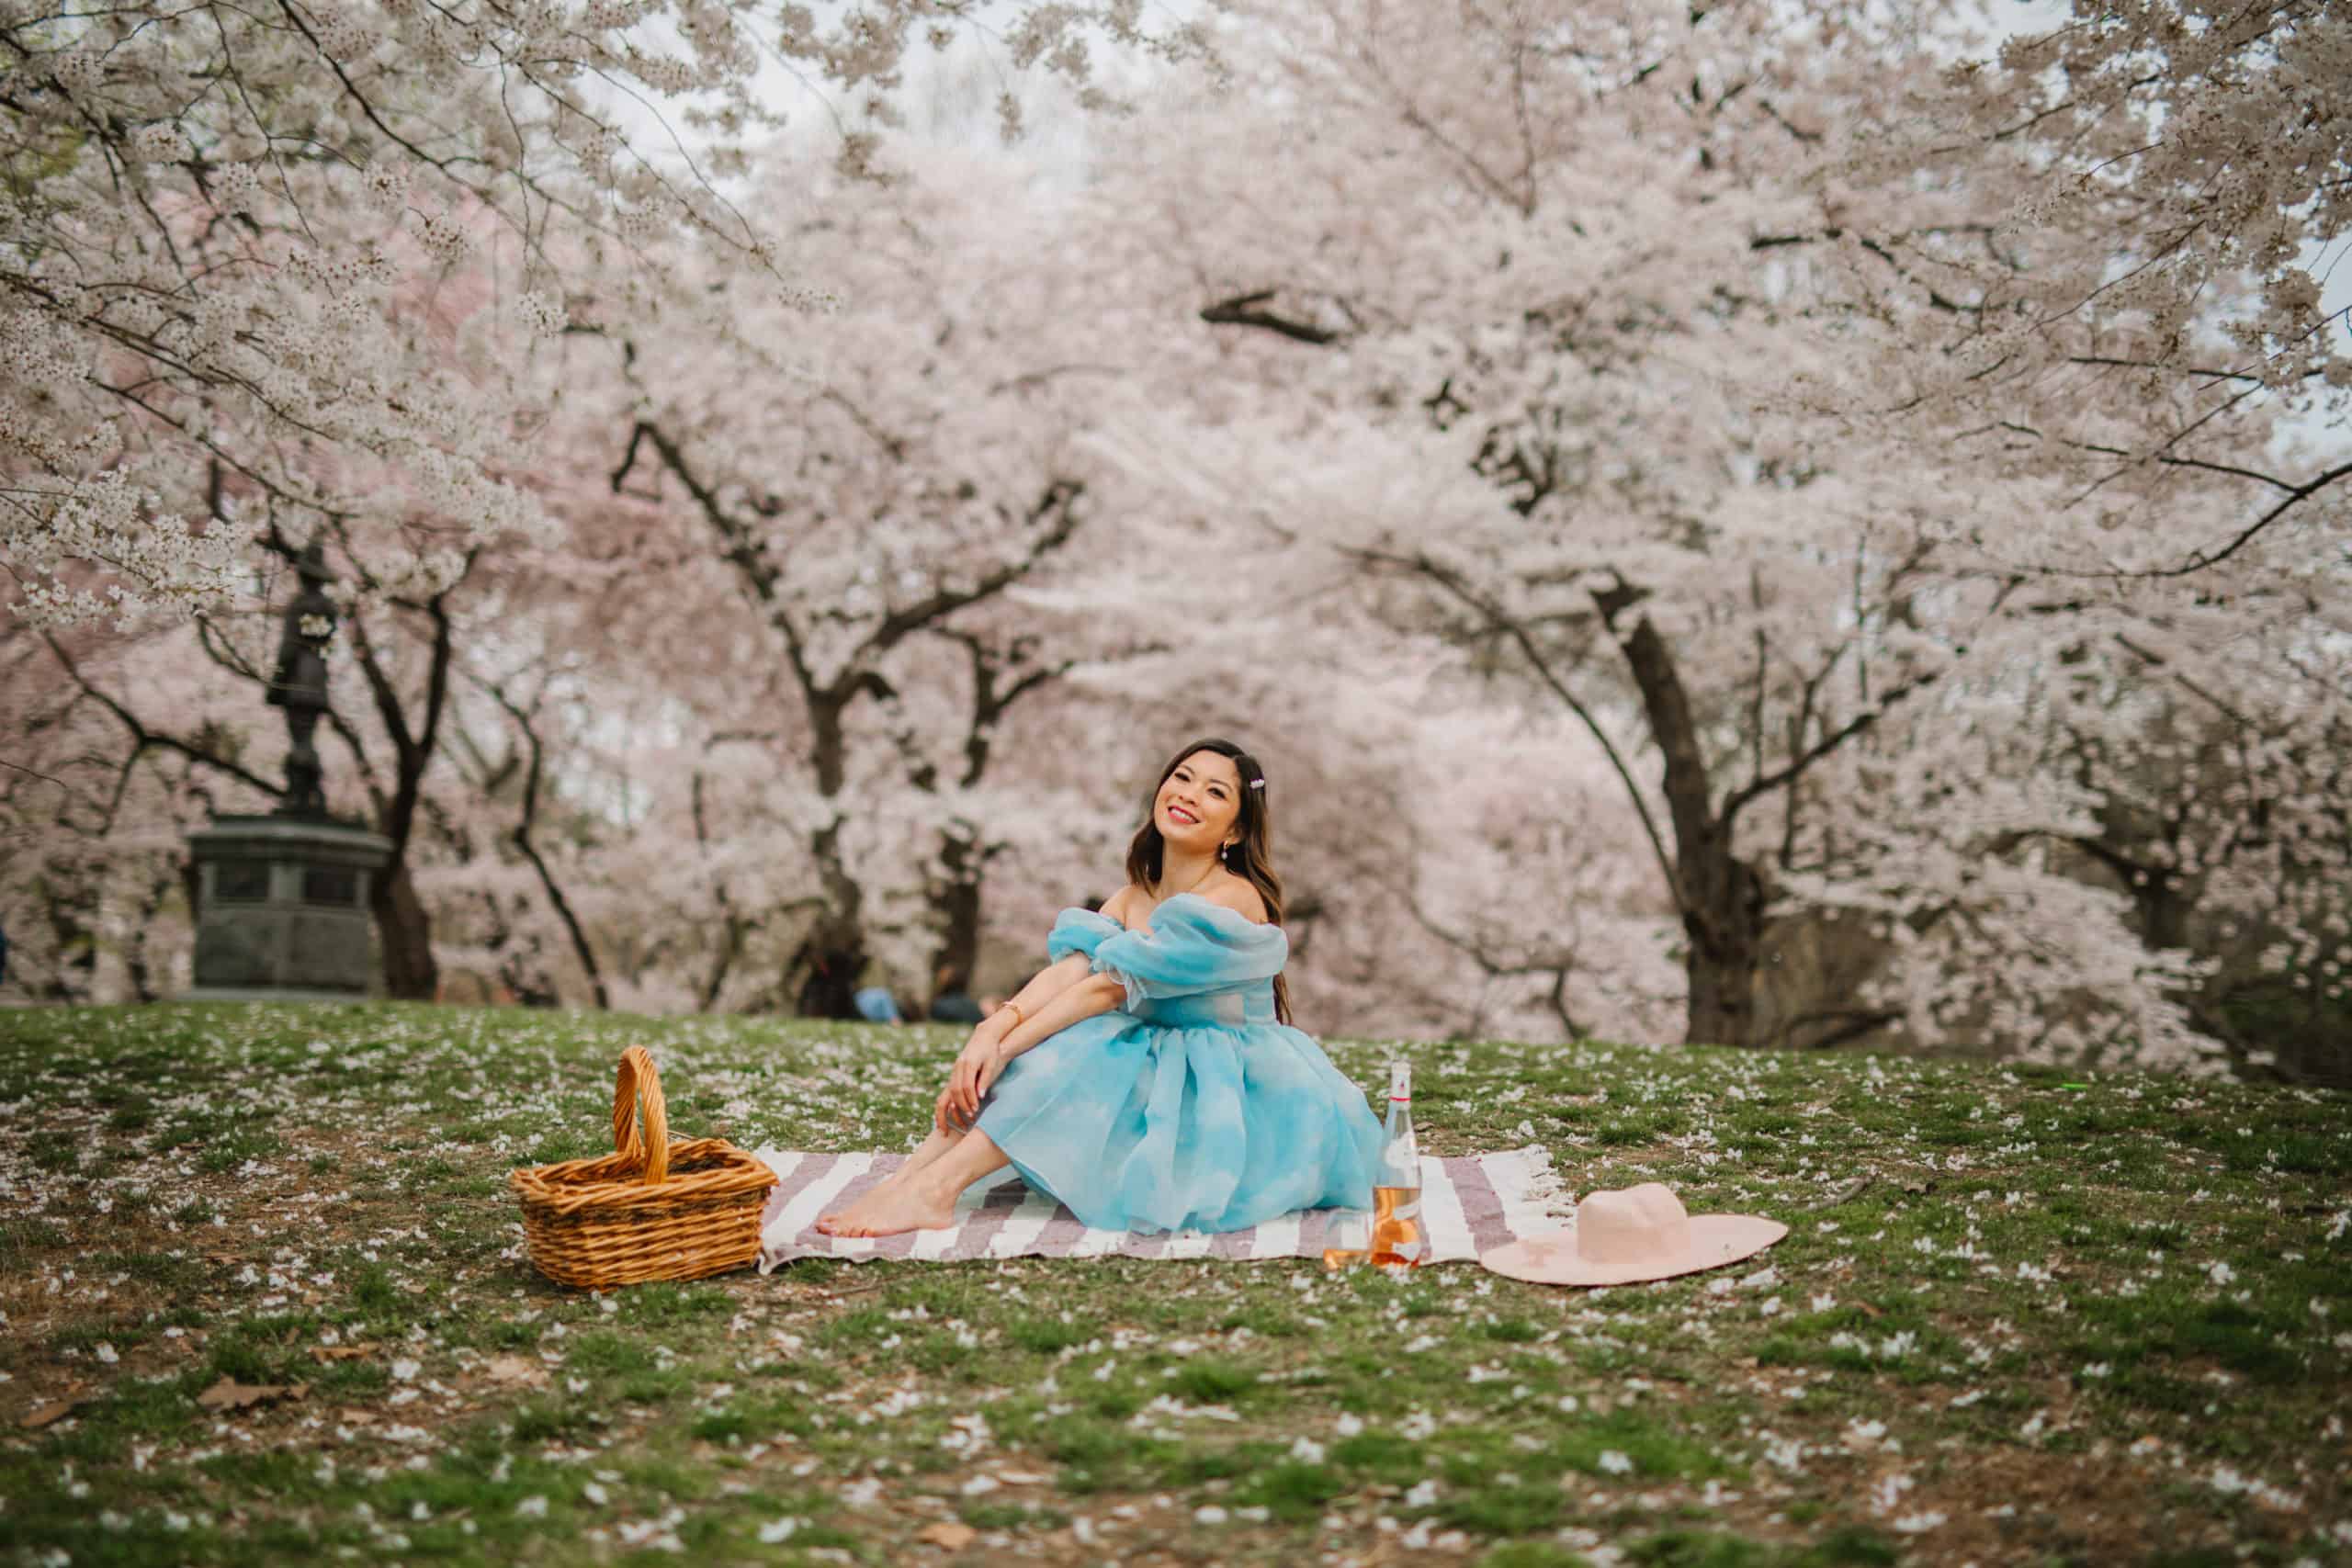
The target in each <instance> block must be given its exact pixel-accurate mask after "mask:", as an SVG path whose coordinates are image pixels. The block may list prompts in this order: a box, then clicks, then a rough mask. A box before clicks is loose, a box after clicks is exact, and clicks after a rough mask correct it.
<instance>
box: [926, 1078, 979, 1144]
mask: <svg viewBox="0 0 2352 1568" xmlns="http://www.w3.org/2000/svg"><path fill="white" fill-rule="evenodd" d="M931 1124H932V1126H933V1128H935V1129H937V1131H938V1132H939V1133H940V1134H942V1135H944V1136H946V1137H950V1138H954V1137H960V1136H961V1135H962V1134H966V1133H968V1132H970V1131H971V1130H972V1123H971V1121H970V1119H969V1118H967V1117H966V1116H965V1114H964V1112H963V1111H962V1110H961V1109H959V1108H958V1107H957V1105H956V1086H955V1085H954V1084H953V1083H950V1084H949V1085H948V1086H947V1087H946V1088H945V1089H941V1090H940V1091H939V1102H938V1103H937V1104H936V1105H934V1106H933V1107H932V1111H931Z"/></svg>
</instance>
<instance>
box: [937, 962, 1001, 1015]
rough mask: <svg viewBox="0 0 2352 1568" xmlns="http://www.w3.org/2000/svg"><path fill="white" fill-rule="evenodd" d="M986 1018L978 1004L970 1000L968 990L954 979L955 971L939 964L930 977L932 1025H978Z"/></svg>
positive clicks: (970, 996) (970, 995)
mask: <svg viewBox="0 0 2352 1568" xmlns="http://www.w3.org/2000/svg"><path fill="white" fill-rule="evenodd" d="M986 1017H988V1014H987V1013H985V1012H982V1011H981V1010H980V1004H979V1003H978V1002H976V1001H974V1000H973V999H972V993H971V991H970V988H969V987H967V986H965V985H964V984H962V983H961V982H960V981H958V980H957V979H956V971H955V970H954V969H953V968H951V967H950V966H948V965H947V964H941V965H940V966H939V972H938V973H937V974H935V975H933V976H932V977H931V1021H932V1022H933V1023H978V1022H979V1021H980V1020H982V1019H984V1018H986Z"/></svg>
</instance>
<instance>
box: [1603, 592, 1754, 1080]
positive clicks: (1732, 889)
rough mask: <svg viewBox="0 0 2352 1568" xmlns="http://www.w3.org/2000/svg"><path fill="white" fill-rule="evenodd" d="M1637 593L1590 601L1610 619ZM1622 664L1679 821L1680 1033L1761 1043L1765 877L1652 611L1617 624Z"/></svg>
mask: <svg viewBox="0 0 2352 1568" xmlns="http://www.w3.org/2000/svg"><path fill="white" fill-rule="evenodd" d="M1640 599H1641V595H1640V594H1639V593H1638V592H1634V591H1633V590H1630V589H1625V588H1623V587H1620V588H1617V589H1614V590H1610V591H1606V592H1598V593H1595V594H1594V595H1593V600H1594V603H1595V604H1597V605H1598V606H1599V607H1600V612H1601V616H1602V619H1603V620H1604V622H1606V623H1607V624H1608V625H1609V626H1610V628H1611V630H1612V631H1614V630H1615V629H1616V620H1617V617H1618V615H1620V614H1622V613H1623V612H1624V611H1625V610H1627V609H1629V608H1631V607H1632V606H1633V605H1634V604H1638V603H1639V602H1640ZM1619 645H1620V646H1621V647H1622V648H1623V650H1624V654H1625V662H1626V665H1627V666H1628V667H1629V668H1630V669H1631V671H1633V676H1634V685H1635V686H1636V687H1637V688H1638V689H1639V690H1640V692H1641V694H1642V707H1643V710H1644V714H1645V717H1646V718H1647V719H1648V721H1649V730H1650V735H1651V738H1652V739H1655V740H1656V741H1657V748H1658V750H1659V751H1660V752H1662V753H1663V754H1664V755H1665V759H1666V777H1665V781H1664V782H1665V785H1666V801H1667V809H1668V814H1669V815H1670V817H1671V818H1672V820H1673V823H1674V881H1675V894H1676V900H1677V902H1678V903H1679V905H1680V906H1681V909H1682V930H1683V934H1684V937H1685V939H1686V940H1687V942H1689V947H1688V949H1687V950H1686V952H1685V953H1684V956H1683V960H1682V965H1683V973H1684V975H1685V976H1686V977H1687V979H1688V981H1689V984H1690V988H1691V998H1690V1003H1689V1006H1688V1009H1687V1010H1686V1012H1685V1014H1684V1024H1683V1033H1682V1038H1683V1041H1684V1043H1686V1044H1692V1045H1701V1044H1704V1045H1758V1044H1761V1043H1763V1042H1762V1040H1761V1039H1760V1038H1759V1037H1758V1032H1757V1026H1756V971H1757V966H1758V964H1760V963H1761V962H1762V960H1763V955H1764V943H1763V936H1764V884H1763V881H1762V879H1761V878H1760V877H1758V875H1757V874H1756V871H1755V868H1754V867H1752V866H1750V865H1748V864H1747V863H1745V862H1743V861H1741V860H1739V859H1738V858H1737V857H1736V856H1735V855H1734V854H1733V853H1732V852H1731V844H1732V828H1733V823H1732V820H1731V812H1732V810H1733V809H1734V807H1733V806H1732V804H1731V803H1730V802H1729V801H1728V800H1727V801H1726V802H1725V803H1724V805H1723V806H1722V807H1718V806H1717V805H1716V803H1715V799H1714V788H1713V779H1711V778H1710V777H1709V776H1708V772H1707V764H1706V753H1705V749H1704V748H1703V747H1702V745H1701V744H1700V740H1699V725H1698V720H1697V718H1696V716H1694V714H1693V711H1692V708H1691V697H1690V694H1689V693H1688V692H1687V691H1686V690H1685V689H1684V687H1683V684H1682V672H1681V671H1680V670H1679V668H1678V667H1677V666H1676V663H1675V659H1674V652H1673V649H1669V648H1668V646H1667V644H1666V639H1665V638H1664V637H1660V636H1659V635H1658V633H1657V627H1656V626H1652V625H1651V624H1650V619H1649V617H1648V616H1647V615H1644V616H1642V617H1641V618H1640V619H1639V620H1637V621H1635V622H1634V626H1633V629H1632V630H1631V631H1629V632H1625V633H1623V634H1621V636H1620V637H1619Z"/></svg>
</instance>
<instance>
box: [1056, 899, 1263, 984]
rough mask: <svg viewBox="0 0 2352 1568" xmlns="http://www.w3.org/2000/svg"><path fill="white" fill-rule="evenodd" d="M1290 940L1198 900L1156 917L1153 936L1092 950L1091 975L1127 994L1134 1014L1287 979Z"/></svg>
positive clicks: (1165, 907)
mask: <svg viewBox="0 0 2352 1568" xmlns="http://www.w3.org/2000/svg"><path fill="white" fill-rule="evenodd" d="M1289 956H1290V938H1288V937H1287V936H1284V935H1283V929H1282V927H1280V926H1276V925H1260V924H1259V923H1258V922H1257V921H1255V920H1252V919H1249V918H1248V917H1247V916H1244V915H1238V914H1236V913H1234V911H1232V910H1231V909H1228V908H1225V906H1223V905H1222V904H1212V903H1210V902H1209V901H1208V900H1207V899H1206V898H1203V897H1199V896H1197V895H1195V894H1191V893H1179V894H1178V895H1177V896H1176V897H1173V898H1170V899H1169V900H1168V901H1167V902H1166V903H1164V904H1162V905H1160V906H1159V908H1156V909H1154V910H1153V911H1152V912H1151V928H1150V929H1149V930H1148V931H1125V930H1122V931H1119V932H1118V933H1117V934H1116V935H1114V936H1113V937H1111V938H1110V939H1109V940H1108V941H1106V942H1103V944H1102V945H1101V946H1100V947H1097V948H1096V949H1095V950H1094V972H1095V973H1096V974H1097V975H1113V976H1117V977H1118V978H1119V979H1120V980H1121V981H1123V982H1125V985H1126V987H1127V1000H1126V1006H1127V1008H1128V1010H1130V1011H1132V1010H1135V1009H1136V1008H1137V1007H1140V1006H1141V1005H1142V1004H1143V1003H1144V1002H1145V1001H1147V1000H1152V999H1157V998H1166V997H1193V996H1201V995H1204V994H1205V993H1207V992H1210V991H1224V990H1230V989H1232V988H1234V987H1238V986H1247V985H1250V984H1253V983H1255V982H1257V981H1261V980H1271V979H1272V978H1273V977H1274V976H1277V975H1279V974H1281V973H1282V969H1283V962H1284V960H1286V959H1288V958H1289Z"/></svg>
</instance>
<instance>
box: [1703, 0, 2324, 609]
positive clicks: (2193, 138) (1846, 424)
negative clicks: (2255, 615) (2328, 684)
mask: <svg viewBox="0 0 2352 1568" xmlns="http://www.w3.org/2000/svg"><path fill="white" fill-rule="evenodd" d="M1836 25H1837V14H1836V13H1835V12H1827V13H1825V14H1824V19H1823V22H1822V25H1821V28H1820V34H1819V36H1820V37H1822V38H1823V39H1824V40H1825V41H1826V39H1827V34H1828V32H1829V30H1830V29H1831V28H1834V27H1835V26H1836ZM2347 64H2352V17H2346V15H2345V13H2344V11H2343V9H2342V7H2340V6H2327V5H2323V4H2318V3H2316V0H2285V3H2279V4H2261V5H2256V6H2216V5H2211V4H2205V3H2202V0H2188V3H2186V4H2181V5H2169V6H2124V7H2115V6H2091V5H2087V4H2077V5H2074V6H2070V7H2068V8H2067V10H2066V13H2065V14H2064V16H2063V17H2057V18H2055V19H2054V20H2052V22H2051V23H2050V25H2048V26H2043V27H2036V28H2030V29H2027V30H2023V31H2018V32H2014V33H2011V34H2010V35H2009V36H2007V38H2004V39H1999V40H1998V41H1997V45H1996V44H1995V43H1994V41H1993V40H1991V39H1987V38H1986V37H1985V35H1984V33H1983V32H1982V31H1980V32H1979V33H1977V34H1976V35H1975V36H1973V37H1967V36H1963V37H1961V38H1959V39H1955V40H1954V44H1953V48H1952V51H1951V52H1950V54H1949V55H1948V56H1947V58H1946V60H1945V62H1944V65H1943V68H1942V69H1940V70H1939V71H1937V72H1935V73H1918V72H1914V73H1909V74H1908V75H1906V76H1905V77H1904V78H1903V79H1902V80H1901V81H1900V82H1899V83H1898V84H1896V85H1894V86H1893V89H1892V90H1890V91H1887V92H1885V93H1883V94H1880V95H1877V96H1863V97H1859V98H1855V99H1851V100H1840V101H1838V102H1836V103H1834V104H1833V103H1831V102H1828V101H1826V100H1822V99H1817V98H1816V99H1811V100H1808V99H1806V98H1804V97H1792V98H1791V99H1789V100H1787V101H1785V102H1783V103H1782V105H1781V120H1782V122H1783V124H1784V127H1785V130H1786V144H1785V151H1786V152H1787V153H1788V155H1790V156H1791V157H1792V158H1793V159H1797V160H1801V161H1802V163H1803V164H1804V186H1805V188H1806V189H1807V190H1808V191H1809V192H1810V193H1811V197H1812V200H1811V201H1810V202H1809V203H1808V204H1807V207H1806V209H1804V210H1801V211H1792V212H1791V213H1789V214H1788V217H1789V218H1790V220H1791V221H1789V222H1787V223H1785V224H1784V225H1782V226H1781V227H1779V228H1776V229H1772V230H1770V231H1758V232H1757V233H1756V234H1754V235H1753V236H1752V238H1751V241H1750V243H1751V244H1752V245H1753V246H1754V247H1755V248H1756V251H1757V253H1758V256H1759V258H1772V259H1773V260H1774V261H1775V262H1776V263H1781V264H1785V265H1792V266H1795V267H1799V268H1801V269H1802V270H1804V272H1806V273H1807V274H1808V275H1810V282H1811V283H1812V285H1813V286H1814V288H1815V289H1816V290H1817V293H1816V294H1815V298H1814V299H1813V302H1812V305H1811V310H1810V313H1811V315H1812V318H1813V319H1814V320H1815V322H1816V323H1817V325H1818V327H1819V330H1820V331H1821V332H1822V333H1823V334H1824V336H1825V337H1826V339H1828V340H1829V341H1832V342H1834V343H1836V344H1838V345H1839V347H1840V348H1841V349H1842V350H1843V352H1842V353H1841V354H1840V355H1838V357H1837V359H1836V360H1835V361H1834V362H1832V363H1831V364H1828V365H1826V366H1824V367H1820V368H1819V369H1807V370H1806V371H1804V372H1803V373H1801V374H1800V375H1799V376H1797V377H1796V378H1793V379H1792V385H1791V386H1790V387H1789V388H1787V389H1785V399H1784V400H1785V402H1786V404H1787V405H1788V406H1791V407H1794V408H1798V409H1802V410H1803V411H1804V412H1807V413H1809V414H1813V415H1816V416H1819V417H1820V418H1821V420H1822V422H1823V424H1822V428H1823V429H1824V430H1825V431H1826V432H1827V433H1828V434H1825V435H1824V436H1823V439H1825V440H1827V441H1832V442H1844V441H1846V440H1848V439H1850V438H1852V437H1854V436H1856V435H1860V436H1863V437H1864V438H1866V439H1878V438H1883V439H1889V440H1894V441H1901V442H1905V443H1908V444H1910V445H1912V446H1915V447H1917V448H1918V449H1920V450H1921V451H1923V452H1933V453H1938V454H1941V455H1942V456H1943V457H1944V459H1945V460H1946V461H1947V462H1948V463H1949V464H1950V465H1951V467H1952V468H1956V469H1964V470H1965V474H1966V476H1967V479H1968V482H1983V481H1984V479H1985V478H1986V477H1988V476H2000V477H2006V478H2008V479H2023V480H2030V481H2031V482H2032V483H2033V484H2034V485H2035V487H2036V488H2037V489H2038V490H2039V491H2040V492H2041V494H2042V495H2043V496H2044V497H2045V498H2046V500H2045V503H2044V512H2045V518H2044V523H2043V525H2042V527H2041V530H2040V531H2039V534H2038V536H2037V538H2036V540H2035V542H2034V547H2033V548H2032V549H2030V550H2027V551H2019V552H2016V554H2017V561H2016V563H2015V564H2016V565H2017V566H2020V567H2023V568H2025V569H2028V570H2056V571H2063V572H2066V573H2069V574H2073V575H2085V574H2087V575H2091V576H2098V575H2103V574H2105V575H2117V574H2120V575H2126V576H2129V575H2137V574H2145V575H2150V576H2154V577H2158V578H2163V577H2169V576H2177V575H2186V574H2197V573H2201V572H2204V571H2206V570H2208V569H2210V568H2212V567H2215V566H2218V565H2223V564H2226V563H2230V562H2232V561H2233V558H2236V557H2237V556H2238V555H2239V554H2240V552H2242V551H2244V550H2245V549H2246V548H2247V547H2248V546H2249V545H2250V544H2251V543H2252V542H2253V541H2255V540H2256V539H2258V538H2260V537H2262V536H2265V535H2267V534H2269V533H2273V532H2278V533H2284V534H2287V535H2290V536H2291V537H2292V540H2293V544H2294V547H2295V548H2296V549H2299V550H2301V551H2302V552H2305V553H2309V552H2311V551H2313V550H2340V549H2341V548H2342V541H2343V539H2344V538H2345V536H2346V531H2347V523H2352V510H2347V506H2346V483H2345V481H2346V479H2352V440H2347V438H2346V414H2347V412H2352V332H2347V331H2346V307H2344V306H2338V307H2336V308H2334V309H2329V308H2327V307H2326V306H2325V305H2324V276H2325V274H2326V273H2327V272H2328V271H2330V270H2332V268H2333V266H2334V265H2335V262H2336V261H2338V260H2340V258H2341V254H2342V253H2341V250H2340V248H2339V247H2340V246H2341V244H2342V243H2343V242H2344V240H2345V237H2346V228H2347V219H2352V108H2348V107H2347V106H2346V99H2345V95H2344V93H2343V92H2342V90H2341V84H2342V82H2343V81H2344V79H2345V71H2346V65H2347ZM2282 422H2284V425H2285V428H2284V429H2282V428H2281V426H2282ZM2204 496H2211V497H2213V498H2214V499H2215V501H2216V502H2217V504H2216V505H2214V506H2211V507H2206V506H2199V507H2197V508H2196V510H2197V511H2198V512H2199V513H2200V515H2202V516H2206V517H2210V518H2211V524H2210V525H2209V526H2208V528H2207V530H2206V531H2205V532H2202V533H2199V534H2197V535H2194V536H2190V535H2185V534H2184V533H2182V531H2181V530H2180V529H2179V528H2178V527H2177V518H2178V516H2179V515H2180V513H2181V512H2182V510H2183V507H2184V504H2185V503H2188V502H2191V499H2192V498H2198V497H2204Z"/></svg>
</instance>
